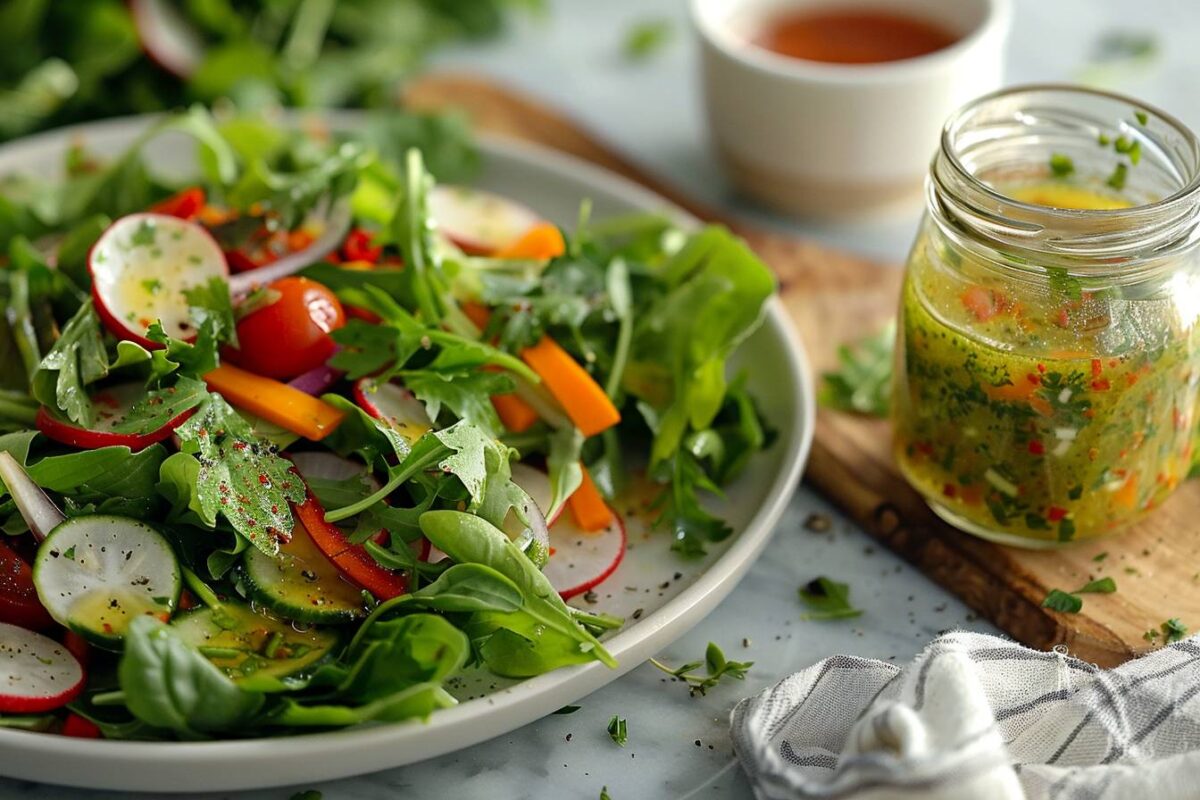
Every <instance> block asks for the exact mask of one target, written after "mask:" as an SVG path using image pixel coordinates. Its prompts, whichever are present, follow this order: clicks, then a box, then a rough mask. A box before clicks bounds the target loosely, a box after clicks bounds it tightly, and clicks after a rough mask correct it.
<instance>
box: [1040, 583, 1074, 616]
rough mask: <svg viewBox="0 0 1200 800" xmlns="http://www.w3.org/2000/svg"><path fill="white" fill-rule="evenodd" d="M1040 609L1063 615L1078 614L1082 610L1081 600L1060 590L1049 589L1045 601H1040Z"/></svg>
mask: <svg viewBox="0 0 1200 800" xmlns="http://www.w3.org/2000/svg"><path fill="white" fill-rule="evenodd" d="M1042 607H1043V608H1048V609H1050V610H1051V611H1060V612H1062V613H1064V614H1078V613H1079V611H1080V609H1082V608H1083V599H1082V598H1080V597H1079V596H1078V595H1074V594H1069V593H1068V592H1064V591H1062V590H1061V589H1051V590H1050V593H1049V594H1048V595H1046V599H1045V600H1043V601H1042Z"/></svg>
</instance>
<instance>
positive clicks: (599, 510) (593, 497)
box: [567, 464, 612, 532]
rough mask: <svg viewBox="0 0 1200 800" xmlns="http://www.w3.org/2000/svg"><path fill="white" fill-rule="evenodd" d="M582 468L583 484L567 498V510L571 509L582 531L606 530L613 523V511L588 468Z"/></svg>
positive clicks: (572, 515)
mask: <svg viewBox="0 0 1200 800" xmlns="http://www.w3.org/2000/svg"><path fill="white" fill-rule="evenodd" d="M580 467H581V468H582V469H583V483H581V484H579V488H578V489H576V490H575V492H574V494H572V495H571V496H570V497H568V498H567V508H569V509H571V517H572V518H574V520H575V524H576V525H578V526H579V527H580V528H581V529H583V530H585V531H588V532H594V531H599V530H604V529H605V528H607V527H608V524H609V523H610V522H612V509H610V508H609V507H608V505H607V504H606V503H605V502H604V496H603V495H601V494H600V490H599V489H597V488H596V482H595V481H593V480H592V476H591V475H590V474H589V473H588V471H587V467H584V466H583V465H582V464H580Z"/></svg>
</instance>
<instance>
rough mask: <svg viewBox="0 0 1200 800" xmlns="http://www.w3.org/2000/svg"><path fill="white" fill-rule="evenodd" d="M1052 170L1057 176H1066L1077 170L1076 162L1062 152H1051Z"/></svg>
mask: <svg viewBox="0 0 1200 800" xmlns="http://www.w3.org/2000/svg"><path fill="white" fill-rule="evenodd" d="M1050 171H1051V172H1053V173H1054V175H1055V177H1057V178H1065V177H1067V176H1068V175H1071V174H1072V173H1074V172H1075V162H1074V161H1072V160H1071V157H1070V156H1068V155H1064V154H1062V153H1051V154H1050Z"/></svg>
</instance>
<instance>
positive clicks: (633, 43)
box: [621, 19, 674, 61]
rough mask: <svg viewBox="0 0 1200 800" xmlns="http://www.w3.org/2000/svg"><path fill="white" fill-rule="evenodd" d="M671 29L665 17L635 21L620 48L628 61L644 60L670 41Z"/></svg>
mask: <svg viewBox="0 0 1200 800" xmlns="http://www.w3.org/2000/svg"><path fill="white" fill-rule="evenodd" d="M673 30H674V29H673V28H672V27H671V22H670V20H666V19H648V20H643V21H641V22H637V23H635V24H634V25H633V26H632V27H630V28H629V30H628V31H627V32H626V34H625V42H624V44H622V46H621V50H622V52H624V54H625V57H626V58H628V59H629V60H630V61H645V60H646V59H648V58H650V57H651V56H653V55H654V54H655V53H658V52H660V51H661V50H662V49H663V48H664V47H665V46H666V45H667V44H668V43H670V41H671V36H672V33H673Z"/></svg>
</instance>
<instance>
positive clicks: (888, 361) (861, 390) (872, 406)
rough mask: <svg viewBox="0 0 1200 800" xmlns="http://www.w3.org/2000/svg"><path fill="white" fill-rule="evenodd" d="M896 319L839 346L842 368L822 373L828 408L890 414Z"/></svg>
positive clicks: (824, 401)
mask: <svg viewBox="0 0 1200 800" xmlns="http://www.w3.org/2000/svg"><path fill="white" fill-rule="evenodd" d="M895 339H896V323H895V322H894V321H893V322H891V323H889V324H888V325H887V327H885V328H884V329H883V330H881V331H880V332H879V333H877V334H875V335H874V336H870V337H867V338H866V339H863V340H862V341H860V342H858V343H856V344H854V345H843V346H842V347H839V348H838V360H839V361H840V362H841V368H840V369H839V370H838V371H836V372H826V373H825V374H824V375H822V376H821V377H822V380H823V381H824V383H823V384H822V386H821V391H820V394H819V396H818V399H819V400H820V401H821V404H822V405H824V406H826V407H827V408H835V409H837V410H839V411H850V412H853V413H856V414H866V415H868V416H873V417H886V416H887V414H888V409H889V408H890V407H891V391H892V352H893V348H894V346H895Z"/></svg>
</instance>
